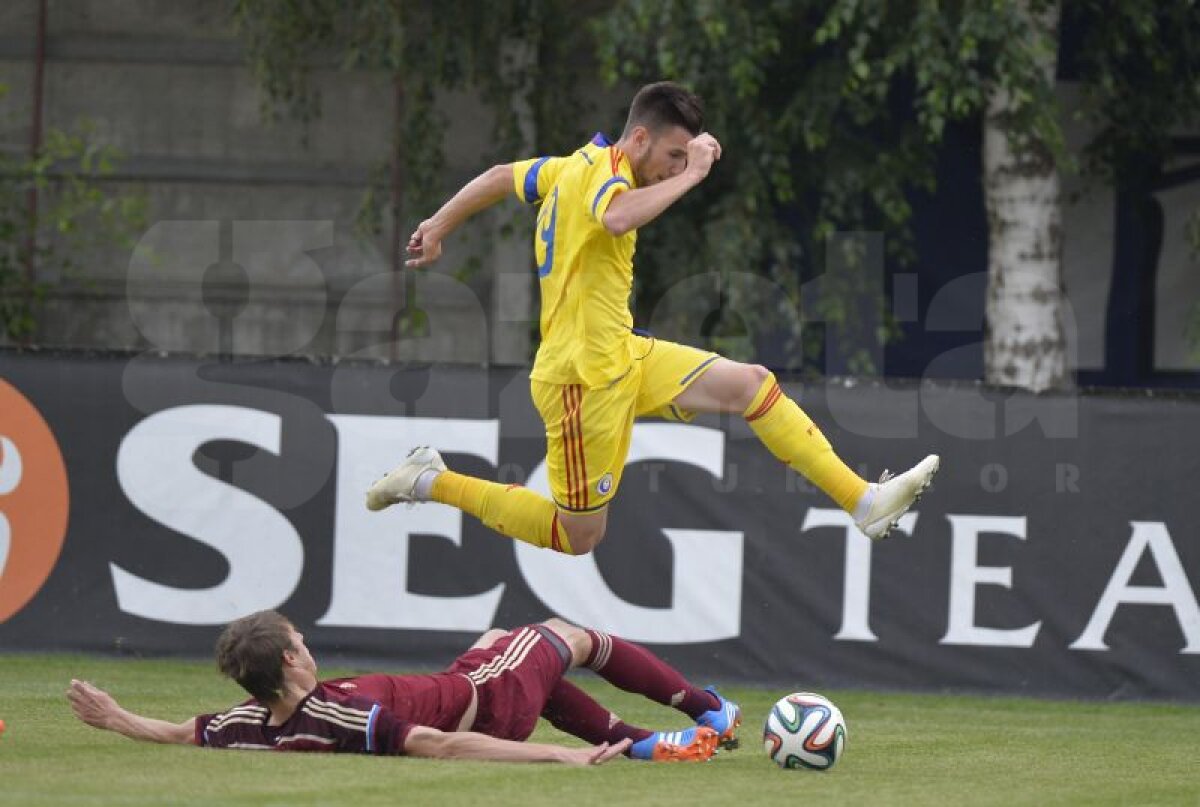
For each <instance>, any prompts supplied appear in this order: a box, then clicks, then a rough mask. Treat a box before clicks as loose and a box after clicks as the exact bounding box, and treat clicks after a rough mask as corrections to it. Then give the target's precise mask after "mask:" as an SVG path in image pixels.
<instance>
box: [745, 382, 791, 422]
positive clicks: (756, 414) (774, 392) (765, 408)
mask: <svg viewBox="0 0 1200 807" xmlns="http://www.w3.org/2000/svg"><path fill="white" fill-rule="evenodd" d="M782 394H783V390H781V389H780V388H779V384H778V383H777V384H775V386H773V387H771V391H770V392H768V393H767V397H766V398H764V399H763V402H762V403H761V404H759V406H758V408H757V409H755V410H754V411H753V412H751V413H750V414H749V415H746V420H747V421H751V420H758V419H759V418H760V417H762V416H763V415H765V414H767V412H769V411H770V409H771V407H772V406H774V405H775V402H776V401H778V400H779V396H780V395H782Z"/></svg>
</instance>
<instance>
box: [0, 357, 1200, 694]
mask: <svg viewBox="0 0 1200 807" xmlns="http://www.w3.org/2000/svg"><path fill="white" fill-rule="evenodd" d="M783 387H784V390H785V392H786V393H787V394H789V395H791V396H792V397H793V398H795V399H796V400H797V401H798V402H799V403H800V404H801V406H802V407H803V408H804V409H805V410H806V411H807V412H808V413H809V414H810V415H811V416H812V417H813V419H814V420H815V421H816V422H817V423H818V424H819V425H820V426H821V428H822V429H823V430H824V432H825V434H826V435H827V436H828V437H829V439H830V441H831V442H832V444H833V446H834V447H835V449H836V450H837V452H838V453H839V455H841V456H842V457H843V458H844V459H846V461H847V462H849V463H850V464H851V465H852V466H853V467H855V468H856V469H858V470H859V471H860V473H861V474H862V475H864V476H867V477H869V478H872V479H873V478H876V477H878V476H879V474H880V473H881V472H882V471H883V470H884V469H886V468H890V469H891V470H892V471H902V470H904V469H906V468H908V467H909V466H911V465H912V464H913V463H915V462H917V461H918V460H919V459H921V457H923V456H924V455H925V454H928V453H937V454H940V455H941V457H942V469H941V471H940V473H939V474H938V476H937V478H936V480H935V483H934V486H933V488H931V490H930V491H929V492H928V493H927V494H926V495H925V497H924V498H923V499H922V500H921V501H920V502H919V503H918V505H917V506H916V507H915V508H914V509H913V510H912V511H911V512H910V513H909V514H908V515H907V516H906V517H905V518H904V519H903V520H902V522H901V524H900V529H899V530H898V531H897V533H896V534H895V535H894V536H893V537H892V538H891V539H889V540H887V541H884V542H881V543H872V542H870V541H869V540H867V539H866V538H865V537H863V536H861V535H860V534H859V533H858V532H857V530H855V529H854V527H853V525H852V523H851V519H850V517H849V516H848V515H846V514H845V513H843V512H842V511H840V510H839V509H838V508H837V507H836V505H834V504H833V503H832V502H831V501H830V500H828V499H827V498H826V497H824V495H823V494H821V493H820V492H819V491H817V490H815V489H814V488H812V487H811V486H809V485H808V484H807V483H806V482H805V481H804V480H803V478H801V477H799V476H798V475H796V474H795V473H794V472H792V471H790V470H788V469H787V468H786V467H784V466H783V465H781V464H780V463H779V462H778V461H777V460H775V459H774V458H773V457H772V456H771V455H770V453H769V452H767V450H766V449H765V448H764V447H763V446H762V445H761V444H760V443H759V442H758V440H757V439H756V438H755V437H754V435H753V434H752V432H751V431H750V430H749V428H748V427H747V426H746V424H745V423H744V422H743V421H742V420H741V419H740V418H731V417H713V416H702V417H700V418H698V419H697V420H696V421H694V422H693V423H691V424H680V423H668V422H664V421H645V422H639V423H638V424H637V426H636V427H635V431H634V435H633V442H632V447H631V450H630V455H629V465H628V467H627V470H626V472H625V474H624V478H623V479H622V480H621V483H620V490H619V493H618V495H617V497H616V499H615V500H614V503H613V504H612V506H611V508H610V513H609V520H608V531H607V536H606V537H605V539H604V541H603V542H602V543H601V544H600V546H599V547H598V548H597V549H596V551H595V552H594V553H592V554H590V555H586V556H582V557H566V556H562V555H558V554H556V553H553V552H550V551H548V550H541V549H537V548H534V547H531V546H528V545H525V544H521V543H519V542H515V541H513V540H510V539H508V538H505V537H503V536H500V535H497V534H496V533H493V532H491V531H490V530H488V529H487V528H486V527H484V526H483V525H481V524H480V523H478V522H477V521H475V520H474V519H473V518H471V517H469V516H464V515H462V514H461V513H459V511H457V510H454V509H451V508H449V507H445V506H442V505H437V504H424V505H418V506H414V507H405V506H396V507H392V508H390V509H388V510H386V511H383V512H379V513H373V512H370V511H368V510H367V509H366V508H365V505H364V503H365V492H366V489H367V487H368V486H369V485H370V484H371V482H372V481H374V480H375V479H377V478H378V477H379V476H380V475H382V474H383V473H385V472H386V471H388V470H389V469H390V468H391V467H393V466H394V465H395V464H397V463H398V462H399V461H400V460H401V459H403V457H404V456H405V454H406V453H407V452H408V450H409V449H410V448H412V447H413V446H417V445H431V446H433V447H435V448H437V449H438V450H439V451H441V452H442V454H443V455H444V457H445V458H446V460H447V462H448V463H449V464H450V466H451V467H452V468H455V469H457V470H459V471H462V472H464V473H469V474H473V475H476V476H480V477H484V478H487V479H493V480H497V481H501V482H505V483H511V484H522V485H526V486H528V487H529V488H531V489H533V490H537V491H540V492H543V493H545V492H547V491H548V484H547V477H546V468H545V463H544V460H545V442H544V437H543V430H542V424H541V422H540V420H539V419H538V416H537V413H536V411H535V410H534V408H533V405H532V403H531V402H530V397H529V382H528V378H527V376H526V373H525V371H523V370H518V369H511V370H484V369H480V368H472V367H444V366H417V365H404V366H385V365H380V364H366V363H346V364H323V365H321V364H311V363H307V362H303V361H297V360H286V361H281V360H271V361H262V362H209V361H204V360H199V359H182V358H158V357H154V356H138V357H132V358H131V357H129V356H94V355H78V354H56V355H39V354H21V353H12V352H9V353H2V354H0V649H3V650H4V651H14V650H82V651H91V652H104V653H127V654H147V655H154V654H183V655H189V656H204V655H207V654H208V653H210V652H211V648H212V646H213V642H214V640H215V638H216V636H217V634H218V633H219V631H220V628H221V626H222V625H223V624H225V623H227V622H228V621H230V620H232V619H235V618H237V617H238V616H241V615H244V614H247V613H250V612H253V611H256V610H259V609H263V608H278V609H279V610H281V611H283V612H284V613H285V614H287V615H288V616H289V617H290V618H291V619H292V620H293V621H294V622H295V623H296V624H297V626H298V627H299V628H300V629H301V630H302V632H303V633H304V634H305V636H306V639H307V641H308V644H309V646H310V647H311V648H312V649H313V651H314V653H316V654H317V655H318V656H319V657H324V658H326V660H327V661H328V660H329V659H330V658H331V657H335V656H340V657H342V658H356V659H370V660H371V661H372V662H375V663H378V664H379V665H380V667H381V668H402V667H415V666H435V665H441V664H445V663H447V662H448V661H449V660H450V659H451V658H452V657H453V656H454V655H456V654H457V653H458V652H460V651H461V650H462V649H463V648H465V646H466V645H467V644H469V643H470V641H471V640H473V639H474V638H475V637H476V636H477V635H478V634H480V633H482V632H483V631H485V630H487V629H488V628H491V627H495V626H513V625H517V624H524V623H528V622H532V621H536V620H540V619H545V618H547V617H550V616H560V617H562V618H564V619H567V620H569V621H572V622H576V623H580V624H584V625H588V626H593V627H597V628H599V629H602V630H606V631H609V632H612V633H615V634H618V635H622V636H625V637H627V638H629V639H632V640H635V641H638V642H642V643H645V644H647V645H650V646H652V647H653V648H654V649H655V650H656V652H659V653H660V654H662V655H663V656H664V657H666V658H667V659H669V660H670V661H671V662H672V663H674V664H676V665H677V666H679V667H680V668H682V669H683V670H684V671H686V672H687V673H689V674H690V675H692V676H693V677H703V678H704V679H705V680H708V679H712V680H744V681H752V682H762V683H771V684H778V685H780V686H788V687H792V688H815V687H871V688H887V689H918V690H962V691H986V692H998V693H999V692H1004V693H1025V694H1040V695H1067V696H1081V697H1116V698H1171V699H1189V700H1196V699H1200V606H1198V605H1197V599H1196V590H1197V585H1198V584H1200V531H1198V529H1197V527H1196V521H1195V518H1194V517H1189V516H1188V513H1189V512H1192V511H1191V510H1190V505H1191V504H1192V501H1191V498H1192V496H1195V495H1196V491H1197V479H1200V460H1198V459H1197V449H1198V448H1200V400H1198V399H1196V398H1194V397H1192V398H1188V397H1184V396H1176V397H1169V398H1162V397H1153V396H1147V395H1120V394H1099V393H1097V394H1079V395H1076V394H1072V395H1041V396H1034V395H1028V394H1024V393H1015V392H1006V391H995V390H988V389H985V388H982V387H979V386H975V385H969V384H946V383H937V382H928V383H917V382H911V383H907V384H904V383H898V382H886V383H885V382H863V381H846V380H829V381H820V382H817V383H799V382H794V383H784V384H783Z"/></svg>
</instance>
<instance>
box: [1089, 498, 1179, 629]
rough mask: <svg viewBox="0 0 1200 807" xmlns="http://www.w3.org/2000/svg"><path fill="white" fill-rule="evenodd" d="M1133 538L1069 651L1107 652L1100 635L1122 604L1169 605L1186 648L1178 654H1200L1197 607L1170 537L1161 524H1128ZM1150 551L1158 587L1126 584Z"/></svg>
mask: <svg viewBox="0 0 1200 807" xmlns="http://www.w3.org/2000/svg"><path fill="white" fill-rule="evenodd" d="M1130 523H1131V524H1132V525H1133V535H1131V536H1130V537H1129V545H1128V546H1126V547H1125V554H1123V555H1121V560H1120V561H1118V562H1117V568H1116V570H1115V571H1113V575H1112V578H1111V579H1110V580H1109V581H1108V586H1107V587H1106V588H1105V589H1104V594H1102V595H1101V596H1100V602H1099V603H1097V604H1096V610H1095V611H1094V612H1093V613H1092V618H1091V619H1090V620H1089V621H1088V624H1087V627H1086V628H1084V629H1083V633H1082V634H1081V635H1080V636H1079V638H1078V639H1076V640H1075V641H1074V642H1073V643H1072V644H1071V649H1072V650H1107V649H1108V645H1107V644H1105V642H1104V634H1105V632H1106V631H1108V626H1109V623H1110V622H1112V618H1113V615H1114V614H1116V612H1117V606H1119V605H1121V604H1122V603H1129V604H1130V605H1169V606H1171V608H1172V609H1174V611H1175V618H1176V619H1178V620H1179V627H1180V628H1181V629H1182V630H1183V637H1184V639H1185V640H1186V642H1187V644H1186V645H1185V646H1184V648H1183V649H1182V650H1180V651H1179V652H1180V653H1200V606H1198V605H1197V604H1196V594H1195V592H1194V591H1193V590H1192V586H1191V584H1190V583H1189V582H1188V578H1187V573H1186V572H1184V570H1183V564H1182V563H1180V562H1179V554H1178V553H1176V551H1175V545H1174V544H1173V543H1172V542H1171V534H1170V533H1169V532H1167V526H1166V525H1165V524H1163V523H1162V522H1161V521H1132V522H1130ZM1146 550H1150V557H1151V558H1152V559H1153V560H1154V564H1155V566H1156V567H1157V568H1158V574H1159V576H1160V577H1162V581H1163V584H1162V585H1161V586H1134V585H1130V583H1129V581H1130V579H1131V578H1132V577H1133V572H1134V570H1135V569H1137V565H1138V561H1140V560H1141V559H1142V555H1143V554H1144V553H1145V552H1146Z"/></svg>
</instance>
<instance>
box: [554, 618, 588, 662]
mask: <svg viewBox="0 0 1200 807" xmlns="http://www.w3.org/2000/svg"><path fill="white" fill-rule="evenodd" d="M542 624H543V625H545V626H546V627H548V628H549V629H550V630H552V631H554V632H555V634H557V635H558V636H559V637H560V638H561V639H562V640H563V641H564V642H566V643H567V646H568V647H569V648H571V657H572V665H571V666H573V667H579V666H581V665H583V664H584V663H585V662H586V661H587V659H588V655H589V654H591V652H592V637H591V636H588V633H587V631H585V630H584V629H583V628H580V627H578V626H576V625H572V624H571V623H570V622H566V621H564V620H562V619H559V618H557V617H551V618H550V619H547V620H546V621H545V622H543V623H542Z"/></svg>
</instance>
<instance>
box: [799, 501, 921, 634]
mask: <svg viewBox="0 0 1200 807" xmlns="http://www.w3.org/2000/svg"><path fill="white" fill-rule="evenodd" d="M916 526H917V513H905V514H904V515H903V516H901V517H900V521H899V522H898V523H897V524H896V529H898V530H900V531H901V532H903V533H904V534H906V535H912V531H913V530H914V529H916ZM819 527H840V528H841V529H842V530H844V531H845V533H846V566H845V572H844V576H843V580H842V627H841V628H839V629H838V632H837V633H836V634H835V635H834V637H833V638H834V639H839V640H841V641H843V642H877V641H879V637H878V636H876V635H875V633H874V632H873V631H872V630H871V625H870V624H869V619H870V613H871V543H872V542H871V539H870V538H868V537H867V536H865V535H863V534H862V532H861V531H860V530H859V529H858V527H856V526H855V525H854V517H853V516H851V515H850V514H849V513H847V512H846V511H845V510H835V509H832V508H826V507H811V508H809V511H808V512H807V513H805V515H804V523H803V524H801V525H800V532H808V531H809V530H815V529H818V528H819Z"/></svg>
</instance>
